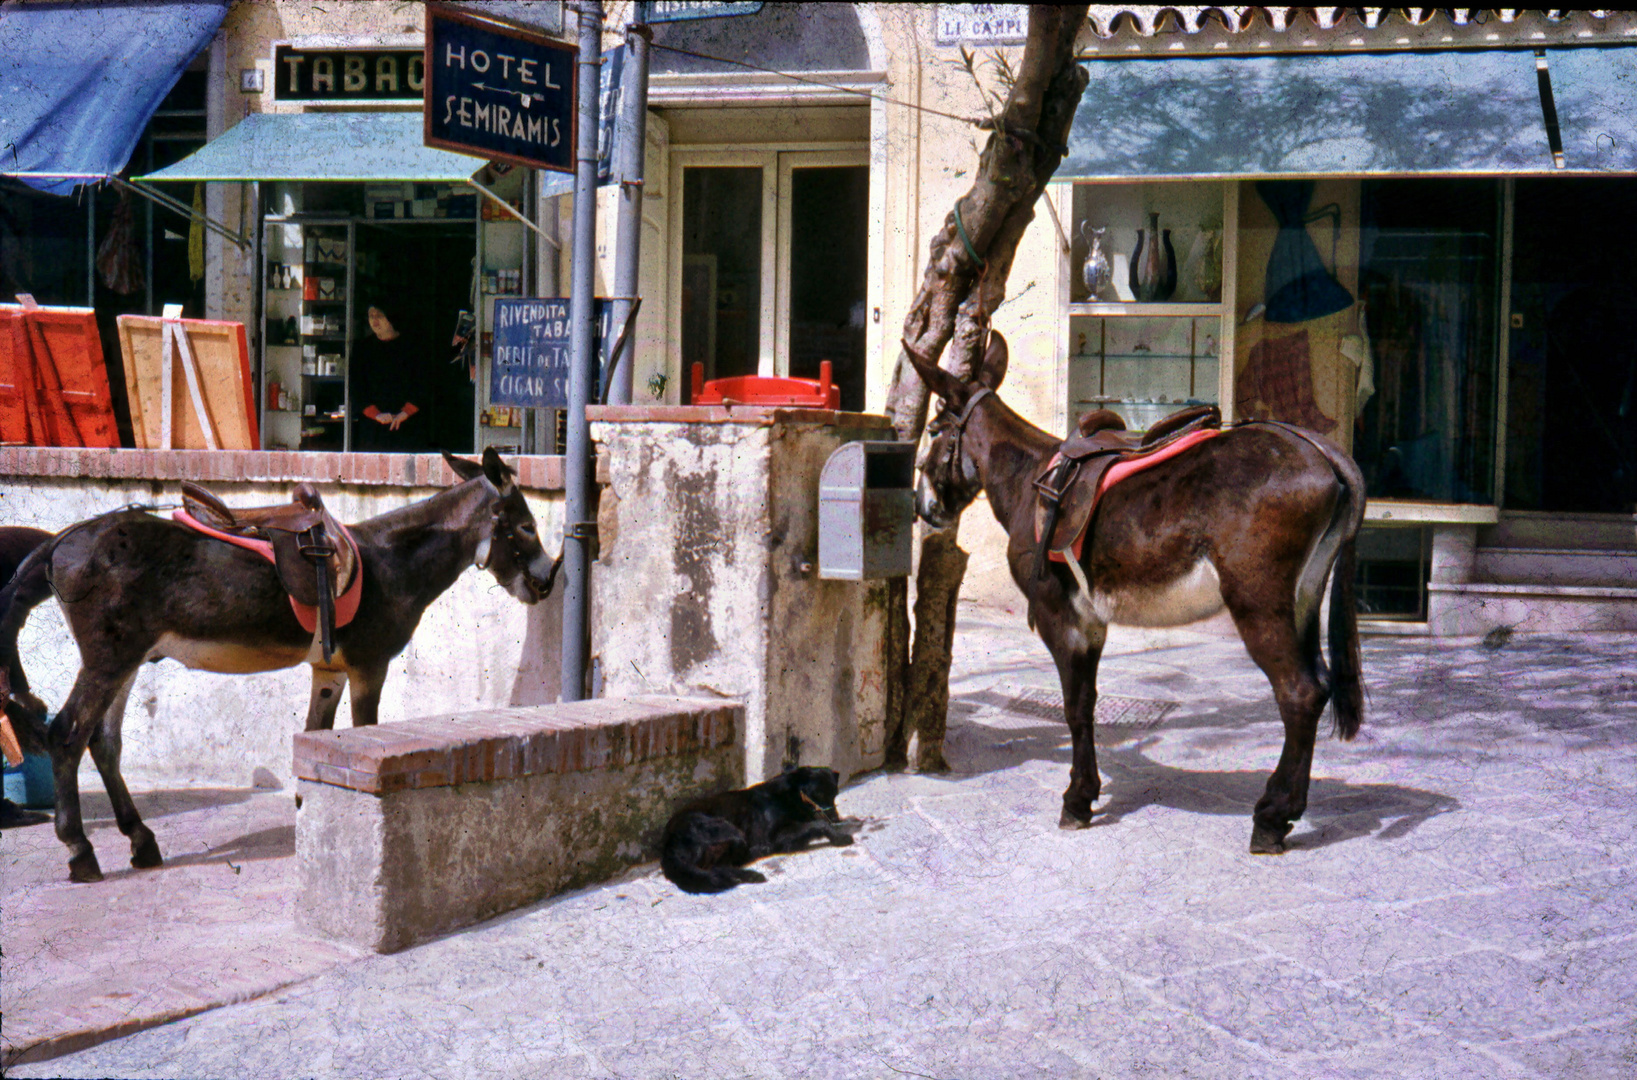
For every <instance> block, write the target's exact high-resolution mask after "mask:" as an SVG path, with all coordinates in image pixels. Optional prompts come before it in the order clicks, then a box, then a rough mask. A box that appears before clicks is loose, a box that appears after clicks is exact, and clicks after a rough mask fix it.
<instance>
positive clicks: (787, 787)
mask: <svg viewBox="0 0 1637 1080" xmlns="http://www.w3.org/2000/svg"><path fill="white" fill-rule="evenodd" d="M840 784H841V777H840V776H839V775H838V774H837V773H836V771H835V770H834V769H815V768H811V767H805V766H804V767H802V768H799V769H791V770H789V771H788V772H786V773H784V774H783V775H781V776H778V777H775V778H774V779H772V780H769V781H767V782H766V783H761V784H757V785H755V786H754V787H749V788H745V789H743V790H740V791H724V792H722V793H721V794H720V795H711V796H708V797H706V798H703V799H695V800H694V801H693V802H690V803H687V804H685V805H684V806H683V807H682V808H681V809H680V810H678V811H677V812H676V813H675V814H673V815H672V816H671V820H670V822H669V823H668V824H666V826H665V841H664V846H663V851H662V854H661V855H660V859H659V868H660V869H661V870H662V871H664V873H665V876H666V877H668V878H670V879H671V880H672V881H674V882H675V883H676V885H677V887H678V888H680V889H681V890H682V891H683V892H690V893H718V892H726V891H727V890H728V889H731V888H733V887H734V886H735V885H737V884H739V883H740V882H746V881H766V880H767V878H765V877H763V876H762V875H761V874H758V873H757V872H756V871H754V870H745V869H742V867H743V866H744V865H745V864H746V863H748V862H750V861H752V860H753V859H760V858H762V857H763V856H766V855H777V854H780V853H781V852H789V851H800V850H801V849H802V848H804V847H806V846H807V845H808V843H810V842H811V841H813V840H817V839H819V838H821V837H822V838H823V839H825V840H828V841H830V843H832V844H836V845H841V844H850V843H852V842H853V838H852V836H851V834H849V833H848V832H846V831H845V830H844V829H840V828H837V827H836V826H837V824H839V823H840V821H841V816H840V815H839V814H838V813H837V812H836V791H837V789H838V788H839V787H840Z"/></svg>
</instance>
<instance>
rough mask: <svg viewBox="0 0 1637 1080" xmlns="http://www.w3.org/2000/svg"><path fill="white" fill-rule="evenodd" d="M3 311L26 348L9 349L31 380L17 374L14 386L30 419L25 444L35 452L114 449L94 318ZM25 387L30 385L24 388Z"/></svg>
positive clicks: (67, 311) (74, 311) (51, 310)
mask: <svg viewBox="0 0 1637 1080" xmlns="http://www.w3.org/2000/svg"><path fill="white" fill-rule="evenodd" d="M5 308H6V311H7V313H8V314H9V315H10V316H12V318H14V319H16V320H17V321H19V322H21V324H22V326H23V329H24V334H23V341H24V342H25V343H26V347H27V352H26V353H22V352H21V351H20V349H19V348H18V347H17V346H16V345H13V346H12V352H13V356H14V358H15V357H16V356H17V355H26V356H27V357H28V358H29V363H30V365H31V366H32V369H33V371H32V375H33V378H32V380H26V379H24V375H25V373H23V372H18V376H19V378H20V379H24V381H23V382H22V383H21V384H14V385H18V389H19V391H20V392H21V394H22V397H23V400H24V406H25V408H26V409H27V411H28V412H29V414H30V415H29V418H28V419H29V422H30V430H29V435H28V439H29V442H30V443H31V444H33V445H36V446H93V447H117V446H118V445H119V427H118V425H117V424H116V423H115V422H114V404H113V398H112V397H111V395H110V394H109V390H108V369H107V368H105V367H104V366H103V362H102V338H101V337H100V336H99V335H98V333H97V316H96V312H95V311H93V310H92V309H91V308H71V307H34V308H25V307H18V306H14V305H9V304H8V305H5ZM12 340H14V341H15V334H14V335H12ZM13 369H14V371H15V370H16V363H15V359H14V363H13ZM29 381H31V382H32V384H33V385H31V386H30V385H28V382H29Z"/></svg>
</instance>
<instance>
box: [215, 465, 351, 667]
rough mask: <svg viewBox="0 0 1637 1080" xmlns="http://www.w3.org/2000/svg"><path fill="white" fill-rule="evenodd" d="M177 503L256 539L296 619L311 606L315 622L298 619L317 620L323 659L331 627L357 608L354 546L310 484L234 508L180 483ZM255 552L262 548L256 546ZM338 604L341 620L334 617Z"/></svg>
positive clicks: (225, 530) (330, 647)
mask: <svg viewBox="0 0 1637 1080" xmlns="http://www.w3.org/2000/svg"><path fill="white" fill-rule="evenodd" d="M182 507H183V509H184V510H185V511H186V512H187V514H188V515H189V516H190V517H191V518H192V519H193V520H194V521H195V522H197V523H198V524H199V525H202V526H204V527H205V528H206V530H209V531H213V532H216V533H222V534H226V535H225V536H224V539H230V540H231V539H232V538H234V537H238V538H242V539H246V540H253V541H260V542H262V543H264V544H266V545H268V547H269V548H270V551H269V550H263V551H262V553H263V554H264V555H267V556H268V557H269V558H270V559H271V560H272V562H273V566H274V568H275V570H276V571H277V572H278V577H279V583H280V584H281V585H282V586H283V587H284V591H285V592H287V593H289V595H290V601H291V605H292V606H293V607H295V609H296V615H297V617H298V618H300V617H302V616H303V614H304V612H303V610H302V609H303V608H306V609H308V613H310V612H312V611H313V609H316V614H317V618H316V620H310V619H309V618H302V625H303V626H306V627H307V629H309V630H311V629H313V627H312V626H308V625H307V624H308V622H309V621H316V623H317V629H318V632H319V635H320V641H321V643H322V645H323V650H324V659H325V661H326V662H328V661H329V659H330V656H331V655H332V654H333V653H334V651H335V641H334V637H335V629H336V627H337V626H345V625H346V624H347V623H348V622H350V621H351V619H352V616H353V614H354V613H356V611H357V609H358V596H357V593H358V591H359V590H358V586H359V585H360V584H361V583H362V582H361V579H360V574H359V570H360V568H359V562H358V547H357V545H356V544H355V543H353V539H352V536H351V534H349V533H348V532H347V530H346V527H345V526H343V525H342V524H341V523H340V522H339V521H337V520H336V519H335V518H334V517H333V516H331V514H330V512H329V511H328V510H327V509H325V507H324V502H323V500H322V499H320V498H319V495H318V489H317V488H315V487H313V486H312V485H311V484H307V483H302V484H297V485H296V488H295V491H294V492H293V494H292V496H291V501H290V502H287V503H279V504H276V505H273V506H260V507H254V508H251V509H238V508H234V507H230V506H228V505H227V504H226V503H224V502H222V500H220V499H218V498H217V497H216V496H215V495H213V494H211V493H210V492H209V491H206V490H205V489H204V488H202V487H200V486H199V485H198V484H194V483H191V482H189V481H186V480H184V481H183V482H182ZM258 550H261V549H260V548H259V546H258ZM338 605H339V609H340V615H341V618H340V619H339V621H338V620H337V613H338Z"/></svg>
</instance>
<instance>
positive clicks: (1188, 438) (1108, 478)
mask: <svg viewBox="0 0 1637 1080" xmlns="http://www.w3.org/2000/svg"><path fill="white" fill-rule="evenodd" d="M1220 434H1222V429H1221V428H1216V427H1212V428H1204V429H1202V430H1199V431H1195V432H1192V433H1190V434H1187V435H1184V436H1183V437H1182V438H1180V439H1178V440H1176V441H1175V442H1173V443H1168V444H1166V445H1165V446H1162V447H1160V448H1159V449H1158V450H1155V451H1154V452H1153V453H1151V454H1143V455H1140V456H1138V457H1133V458H1129V459H1127V460H1125V461H1120V462H1116V463H1115V464H1113V465H1110V466H1109V467H1108V469H1107V471H1105V472H1104V473H1103V475H1102V477H1101V479H1100V480H1099V481H1098V484H1097V493H1096V495H1095V496H1094V497H1093V498H1092V503H1091V511H1090V512H1089V513H1087V514H1086V517H1085V522H1084V523H1083V524H1082V525H1081V526H1080V531H1079V532H1078V533H1076V534H1075V536H1074V543H1072V544H1070V545H1069V546H1068V547H1065V548H1059V549H1057V550H1055V551H1050V552H1048V553H1047V558H1049V559H1051V561H1052V562H1068V552H1070V551H1072V552H1074V557H1075V559H1076V560H1078V559H1079V558H1080V552H1081V549H1082V548H1083V547H1084V546H1085V543H1086V534H1087V533H1088V532H1090V531H1091V520H1092V518H1094V517H1096V516H1097V504H1098V503H1099V502H1101V501H1102V498H1103V495H1104V493H1105V492H1107V491H1108V489H1109V488H1111V487H1113V486H1114V485H1115V484H1117V483H1119V482H1120V481H1121V480H1124V479H1126V478H1128V477H1131V476H1135V475H1136V474H1137V473H1140V472H1142V471H1143V470H1144V469H1148V468H1152V467H1153V466H1155V465H1158V464H1159V463H1160V462H1162V461H1169V460H1170V459H1172V458H1174V457H1176V456H1177V455H1178V454H1180V453H1182V452H1183V451H1185V450H1190V449H1192V448H1193V447H1196V446H1198V445H1199V444H1200V443H1202V442H1204V441H1205V440H1206V439H1214V438H1216V437H1217V436H1218V435H1220ZM1057 460H1058V459H1057V457H1053V458H1052V460H1051V461H1050V462H1049V463H1048V464H1047V466H1046V467H1047V469H1050V468H1052V467H1053V466H1055V465H1056V464H1057ZM1039 539H1040V522H1039V519H1038V518H1037V519H1036V521H1035V540H1036V541H1038V540H1039Z"/></svg>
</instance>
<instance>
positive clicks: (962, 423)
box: [923, 386, 994, 475]
mask: <svg viewBox="0 0 1637 1080" xmlns="http://www.w3.org/2000/svg"><path fill="white" fill-rule="evenodd" d="M993 393H994V391H993V390H991V389H989V388H988V387H987V386H980V387H978V388H977V389H976V390H974V391H972V396H971V397H969V398H967V399H966V404H965V406H963V407H962V408H961V412H960V415H959V416H957V417H955V418H954V419H953V420H951V421H949V422H947V423H935V424H934V425H933V426H932V428H931V431H932V432H933V434H934V435H943V434H944V433H945V432H947V431H949V430H950V429H952V428H953V429H954V433H955V437H954V438H953V439H951V440H949V450H948V452H947V453H946V454H944V460H943V462H942V464H943V467H944V470H945V471H946V473H954V474H955V475H959V473H958V472H956V470H958V469H959V468H960V462H961V459H962V449H963V447H962V442H963V440H964V439H965V437H966V422H967V421H968V420H970V419H972V413H973V410H975V409H976V408H977V407H978V402H980V401H982V400H983V399H984V398H986V397H988V396H989V395H990V394H993ZM923 471H924V470H923Z"/></svg>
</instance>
